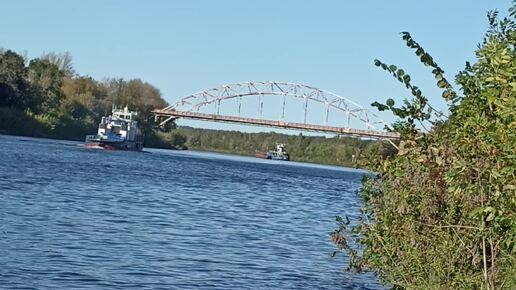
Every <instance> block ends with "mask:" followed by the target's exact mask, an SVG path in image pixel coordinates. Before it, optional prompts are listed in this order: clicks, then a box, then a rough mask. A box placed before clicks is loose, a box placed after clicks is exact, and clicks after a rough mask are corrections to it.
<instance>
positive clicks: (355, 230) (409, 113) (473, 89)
mask: <svg viewBox="0 0 516 290" xmlns="http://www.w3.org/2000/svg"><path fill="white" fill-rule="evenodd" d="M510 14H511V15H510V17H509V18H504V19H502V20H499V19H498V15H497V12H491V13H489V14H488V16H489V21H490V29H489V31H488V32H487V34H486V36H485V39H484V42H483V43H482V44H481V45H480V46H479V48H478V50H477V51H476V56H477V62H476V63H475V64H473V65H471V64H469V63H467V64H466V68H465V70H464V71H462V72H460V73H459V74H458V75H457V76H456V83H457V84H458V86H460V88H461V90H462V95H459V94H458V93H456V92H455V91H454V90H453V88H452V86H451V85H450V83H449V82H448V80H446V78H444V75H443V73H444V72H443V70H442V69H441V68H440V67H439V66H438V65H437V64H436V63H435V62H434V60H433V58H432V57H431V56H430V55H429V54H428V53H427V52H425V51H424V49H423V48H422V47H421V46H420V45H419V44H418V43H417V42H415V41H414V40H413V39H412V37H411V36H410V34H408V33H406V32H404V33H402V34H403V39H404V40H405V42H406V44H407V46H408V47H409V48H411V49H414V50H415V54H416V55H417V56H418V57H419V58H420V60H421V62H422V63H423V64H425V65H426V66H429V67H430V68H431V69H432V73H433V75H434V76H435V79H436V82H437V86H438V87H439V88H441V89H442V90H443V93H442V96H443V98H445V99H446V100H447V101H448V103H449V112H448V114H449V116H447V119H446V121H440V120H439V118H440V117H442V116H443V115H444V114H442V113H439V112H435V111H434V110H433V108H432V107H431V106H430V105H429V104H428V102H427V99H426V97H425V96H424V95H423V94H422V92H421V90H420V89H419V88H418V87H416V86H414V85H413V84H412V82H411V79H410V76H408V75H407V74H406V73H405V72H404V71H403V70H402V69H399V68H397V67H396V66H394V65H390V66H389V65H386V64H384V63H382V62H381V61H378V60H376V61H375V64H376V65H377V66H379V67H381V68H383V69H384V70H386V71H387V72H389V73H390V74H392V75H393V76H394V77H395V78H396V79H398V80H399V81H400V82H401V83H403V84H404V85H405V86H406V87H407V89H408V90H409V91H410V92H411V94H412V95H413V99H412V100H411V101H405V102H404V104H403V106H400V107H396V104H395V102H394V100H392V99H389V100H387V102H386V103H385V104H380V103H374V104H373V105H374V106H376V107H378V108H379V109H380V110H390V111H392V112H393V113H394V114H395V115H396V116H398V117H399V118H400V121H398V122H397V123H395V124H394V126H393V127H394V130H396V131H398V132H400V133H401V136H402V138H401V143H400V146H399V152H398V154H397V155H396V156H395V157H393V158H388V159H386V160H369V161H368V162H367V165H368V166H369V167H370V168H371V169H372V170H373V171H375V172H377V173H378V174H377V176H376V177H374V178H367V177H366V178H364V181H363V189H362V194H363V198H364V203H365V206H364V208H363V210H362V215H361V216H362V217H361V220H360V223H359V225H358V226H355V227H352V228H350V226H349V225H348V222H345V221H344V219H342V218H338V219H337V221H338V224H339V228H338V229H337V230H336V231H335V232H334V233H333V234H332V239H333V241H334V242H335V243H336V245H337V246H338V247H339V248H340V249H342V250H344V251H346V252H347V253H348V255H349V262H350V269H354V270H357V271H362V270H367V271H374V272H375V273H376V274H377V275H378V276H379V277H380V279H381V280H382V281H383V282H384V283H385V284H390V285H395V286H397V287H400V288H406V289H516V178H515V176H516V119H515V115H516V50H515V45H516V25H515V19H514V16H515V7H513V8H511V10H510ZM415 123H418V124H421V127H423V128H425V127H426V128H429V130H428V131H421V130H419V129H417V128H418V127H416V125H415Z"/></svg>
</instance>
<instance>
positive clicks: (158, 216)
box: [0, 135, 382, 289]
mask: <svg viewBox="0 0 516 290" xmlns="http://www.w3.org/2000/svg"><path fill="white" fill-rule="evenodd" d="M362 174H363V172H362V171H359V170H355V169H349V168H342V167H333V166H322V165H313V164H303V163H296V162H281V161H269V160H261V159H256V158H251V157H241V156H233V155H223V154H214V153H202V152H192V151H171V150H158V149H145V152H143V153H137V152H117V151H101V150H92V149H85V148H83V147H81V146H80V143H78V142H69V141H61V140H47V139H37V138H27V137H13V136H3V135H0V198H1V199H0V205H1V207H0V288H8V289H10V288H23V289H382V287H381V286H379V285H378V283H377V280H376V279H375V278H374V277H373V276H372V275H371V274H353V273H348V272H345V271H344V268H345V266H346V264H347V261H346V260H345V257H344V256H342V255H337V256H336V257H331V255H330V254H331V253H332V252H333V251H334V250H335V248H334V246H333V245H332V243H331V241H330V239H329V234H330V232H331V231H332V230H333V229H335V216H336V215H343V214H347V215H348V216H350V217H351V218H352V219H355V220H356V218H357V214H358V212H359V207H360V199H359V198H358V197H357V195H356V190H357V189H358V188H359V187H360V179H361V176H362Z"/></svg>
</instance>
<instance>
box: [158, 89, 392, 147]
mask: <svg viewBox="0 0 516 290" xmlns="http://www.w3.org/2000/svg"><path fill="white" fill-rule="evenodd" d="M264 96H276V97H279V98H282V111H281V117H280V120H275V121H273V120H264V119H262V118H260V119H252V118H244V117H241V116H240V113H241V104H242V103H241V101H242V98H244V97H256V98H258V99H259V106H258V111H259V114H260V117H261V115H262V110H263V98H264ZM287 97H290V98H298V99H302V100H304V112H302V113H303V114H304V116H303V117H304V122H303V123H292V122H285V121H284V117H285V103H286V98H287ZM229 99H236V100H237V101H238V109H235V111H236V112H235V114H233V115H232V116H223V115H220V114H219V108H220V103H221V102H223V101H225V100H229ZM309 102H314V103H318V104H319V105H322V106H323V107H324V109H325V118H324V120H325V124H324V125H322V124H321V125H316V124H307V123H306V120H307V114H308V103H309ZM208 105H214V112H213V114H205V113H196V112H198V111H199V110H200V109H201V108H203V107H205V106H208ZM330 108H331V109H332V110H337V111H338V112H342V114H343V115H342V116H341V117H343V118H342V119H344V120H347V124H343V125H344V126H342V127H334V126H328V124H327V123H328V115H329V112H330ZM154 113H155V114H156V118H157V119H161V120H162V121H161V122H160V125H164V124H166V123H167V122H169V121H170V120H174V119H177V118H190V119H200V120H208V121H220V122H231V123H242V124H249V125H257V126H271V127H280V128H286V129H294V130H306V131H318V132H324V133H335V134H339V135H351V136H360V137H370V138H380V139H389V140H391V139H398V138H399V136H398V134H397V133H393V132H386V131H384V130H383V129H384V128H385V127H389V128H390V125H389V124H388V123H386V122H385V121H383V120H382V119H381V118H380V117H378V116H377V115H376V114H374V113H372V112H371V111H370V110H368V109H366V108H364V107H363V106H361V105H359V104H357V103H356V102H354V101H352V100H350V99H348V98H345V97H342V96H339V95H336V94H334V93H331V92H328V91H325V90H322V89H319V88H316V87H313V86H309V85H305V84H297V83H289V82H278V81H258V82H241V83H233V84H226V85H222V86H219V87H215V88H211V89H208V90H204V91H201V92H198V93H195V94H192V95H189V96H186V97H184V98H182V99H181V100H179V101H178V102H176V103H174V104H172V105H170V106H168V107H165V108H163V109H159V110H155V111H154ZM350 120H358V121H360V122H361V123H363V124H364V125H365V127H366V128H367V129H366V130H361V129H353V128H350V126H349V124H350Z"/></svg>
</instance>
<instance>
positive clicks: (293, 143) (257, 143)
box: [169, 127, 389, 166]
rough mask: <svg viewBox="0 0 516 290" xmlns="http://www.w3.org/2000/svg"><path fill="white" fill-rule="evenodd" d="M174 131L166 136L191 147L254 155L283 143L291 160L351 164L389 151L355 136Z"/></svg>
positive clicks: (184, 129)
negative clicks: (355, 160)
mask: <svg viewBox="0 0 516 290" xmlns="http://www.w3.org/2000/svg"><path fill="white" fill-rule="evenodd" d="M174 131H175V132H174V133H173V134H170V135H169V136H172V138H171V140H170V142H171V143H176V144H180V143H184V144H185V145H186V146H187V147H188V148H190V149H195V150H201V151H215V152H225V153H235V154H240V155H254V154H255V153H256V151H267V150H271V149H273V147H274V145H275V144H276V143H283V144H285V145H286V147H287V151H288V153H289V154H290V156H291V159H292V160H295V161H303V162H313V163H321V164H334V165H343V166H351V165H352V164H353V159H356V158H358V157H359V156H360V155H363V154H366V155H370V154H375V155H378V154H388V152H386V150H387V149H388V148H389V147H388V146H385V147H384V146H381V144H380V143H378V142H374V141H371V140H360V139H355V138H339V137H333V138H331V137H330V138H326V137H322V136H304V135H302V134H299V135H286V134H278V133H274V132H269V133H243V132H239V131H222V130H209V129H197V128H191V127H179V128H177V129H176V130H174ZM185 138H186V139H185Z"/></svg>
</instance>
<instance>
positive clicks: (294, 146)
mask: <svg viewBox="0 0 516 290" xmlns="http://www.w3.org/2000/svg"><path fill="white" fill-rule="evenodd" d="M113 105H116V106H128V107H129V108H130V109H131V110H135V111H137V112H138V114H139V120H138V121H139V123H140V124H139V127H140V130H141V133H142V134H143V135H144V139H145V143H144V146H146V147H160V148H174V149H186V148H191V149H195V150H206V151H217V152H227V153H235V154H242V155H254V153H255V152H256V151H266V150H270V149H272V148H273V146H274V145H275V143H284V144H286V145H287V149H288V150H289V153H290V154H291V157H292V159H293V160H298V161H307V162H316V163H326V164H338V165H351V163H352V159H353V156H355V157H356V156H358V155H359V154H377V151H378V150H379V144H377V143H373V142H371V141H363V140H359V139H348V138H325V137H309V136H302V135H299V136H293V135H285V134H277V133H272V132H271V133H242V132H236V131H218V130H204V129H194V128H189V127H182V128H179V129H176V130H174V129H175V124H174V123H173V122H170V123H169V125H168V126H167V127H166V128H160V129H156V124H155V123H154V116H153V114H152V110H153V109H154V108H162V107H165V106H167V105H168V104H167V102H166V101H165V100H164V99H163V98H162V95H161V92H160V91H159V89H157V88H156V87H154V86H152V85H151V84H149V83H147V82H145V81H142V80H140V79H130V80H124V79H121V78H106V79H103V80H95V79H93V78H91V77H89V76H84V75H79V74H78V73H76V72H75V70H74V68H73V65H72V57H71V55H70V54H69V53H61V54H56V53H49V54H45V55H42V56H41V57H39V58H34V59H31V60H29V59H27V58H26V57H24V56H22V55H20V54H18V53H16V52H14V51H11V50H3V49H0V133H7V134H15V135H25V136H34V137H46V138H60V139H69V140H84V137H85V136H86V135H88V134H93V133H95V132H96V131H97V125H98V122H99V120H100V118H101V117H102V116H105V115H108V114H109V113H110V112H111V109H112V106H113Z"/></svg>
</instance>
